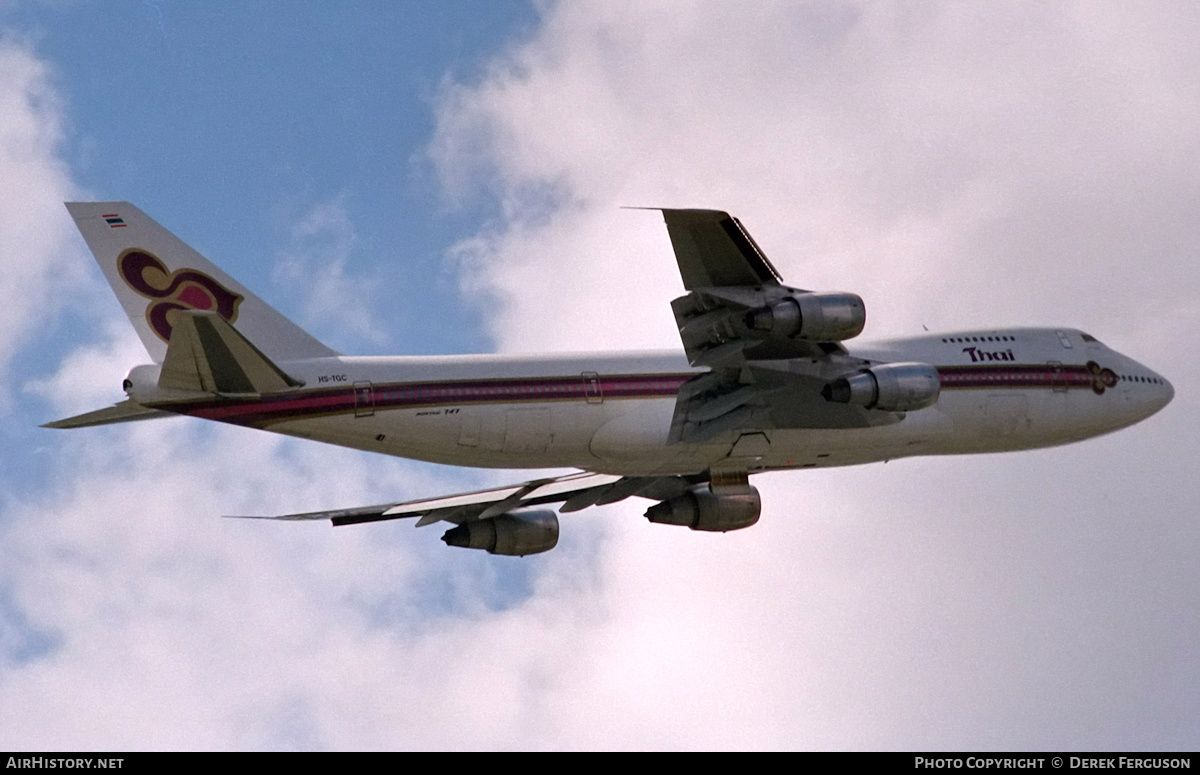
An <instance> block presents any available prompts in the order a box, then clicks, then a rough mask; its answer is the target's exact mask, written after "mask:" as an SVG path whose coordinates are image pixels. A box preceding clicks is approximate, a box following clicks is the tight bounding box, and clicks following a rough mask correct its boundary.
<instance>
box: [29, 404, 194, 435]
mask: <svg viewBox="0 0 1200 775" xmlns="http://www.w3.org/2000/svg"><path fill="white" fill-rule="evenodd" d="M175 416H176V415H174V414H172V413H171V412H164V411H162V410H161V409H147V408H146V407H144V406H142V405H141V404H138V403H135V402H134V401H132V400H128V399H127V400H125V401H122V402H121V403H119V404H113V405H112V406H110V407H107V408H105V409H97V410H96V411H94V412H87V413H86V414H80V415H76V416H75V417H68V418H67V419H65V420H56V421H55V422H48V423H46V424H45V425H43V426H42V427H43V428H90V427H91V426H93V425H112V424H113V423H118V422H133V421H134V420H154V419H157V418H159V417H175Z"/></svg>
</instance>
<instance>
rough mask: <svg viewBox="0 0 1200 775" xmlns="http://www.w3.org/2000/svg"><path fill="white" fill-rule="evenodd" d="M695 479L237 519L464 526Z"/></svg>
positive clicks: (604, 482)
mask: <svg viewBox="0 0 1200 775" xmlns="http://www.w3.org/2000/svg"><path fill="white" fill-rule="evenodd" d="M693 478H695V477H691V478H689V477H682V476H616V475H613V474H595V473H589V472H579V473H574V474H567V475H566V476H558V477H550V478H546V479H534V480H533V481H529V482H523V483H521V484H516V485H511V486H508V487H497V488H494V489H490V490H478V491H476V492H469V493H462V494H460V495H450V496H446V497H442V498H432V499H425V500H417V501H405V502H402V503H383V504H379V505H376V506H363V507H360V508H351V509H334V510H331V511H311V512H307V513H303V514H283V515H280V516H242V517H233V518H234V519H278V520H300V521H306V520H323V519H328V520H330V521H331V522H332V523H333V525H334V526H339V525H355V524H360V523H362V522H380V521H383V520H388V519H405V518H410V517H420V520H419V521H418V522H417V527H423V526H425V525H431V524H433V523H435V522H442V521H444V522H452V523H454V524H456V525H461V524H462V523H464V522H472V521H474V520H478V519H489V518H491V517H496V516H499V515H500V514H504V513H506V512H509V511H512V510H514V509H520V508H525V507H528V506H541V505H545V504H548V503H562V504H563V506H562V507H561V508H560V509H559V511H562V512H568V511H578V510H580V509H585V508H587V507H589V506H602V505H604V504H607V503H615V502H617V501H619V500H624V499H625V498H629V497H631V496H634V495H640V496H642V497H646V498H652V499H654V500H666V499H668V498H673V497H675V496H677V495H680V494H682V493H683V492H684V491H686V490H687V489H688V488H689V487H690V486H692V484H694V482H693V481H692V479H693Z"/></svg>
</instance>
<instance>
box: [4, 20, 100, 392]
mask: <svg viewBox="0 0 1200 775" xmlns="http://www.w3.org/2000/svg"><path fill="white" fill-rule="evenodd" d="M50 77H51V76H50V73H49V72H48V69H47V67H46V65H45V64H44V63H43V62H42V61H40V60H39V59H38V58H37V57H36V56H35V55H34V54H33V52H32V51H31V49H30V47H29V46H28V45H27V44H26V43H25V42H23V41H22V40H20V39H17V38H14V37H11V36H5V37H0V202H4V226H3V227H2V228H0V256H3V267H4V271H3V272H2V273H0V372H4V373H6V374H7V373H10V370H9V369H8V368H7V367H8V364H9V361H10V360H11V359H12V357H13V356H14V355H15V354H16V352H17V351H18V349H19V348H20V347H21V346H22V345H23V344H24V343H25V340H26V338H27V337H29V336H30V335H31V333H33V332H34V329H35V328H36V327H37V326H38V325H44V324H46V323H48V322H49V321H50V320H51V319H52V318H53V313H54V312H57V311H59V310H61V309H62V308H63V307H65V306H66V305H67V302H68V301H69V300H71V299H72V298H73V294H74V293H75V292H76V291H78V289H79V286H80V285H81V280H82V277H83V272H82V271H80V270H79V269H78V268H76V267H78V266H80V264H79V262H78V261H75V260H73V259H76V258H77V257H78V254H77V252H76V251H75V250H73V249H71V248H72V247H73V245H72V243H71V242H69V241H68V238H69V231H68V229H69V228H70V220H69V219H68V218H67V217H66V211H65V210H64V209H63V205H62V203H63V201H64V200H66V199H70V198H71V196H72V194H73V192H74V191H75V187H74V185H73V183H72V182H71V180H70V176H69V173H68V171H67V169H66V165H64V164H63V162H62V160H61V159H60V158H59V156H58V152H59V146H60V145H61V143H62V107H61V105H60V102H59V99H58V96H57V94H56V92H55V91H54V89H53V88H52V87H51V85H50ZM6 388H7V389H5V390H4V391H3V392H0V405H3V404H7V403H8V400H9V396H8V395H7V393H8V390H11V388H12V384H11V383H9V384H8V385H7V386H6ZM5 408H7V407H6V406H5Z"/></svg>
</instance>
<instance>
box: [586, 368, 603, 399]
mask: <svg viewBox="0 0 1200 775" xmlns="http://www.w3.org/2000/svg"><path fill="white" fill-rule="evenodd" d="M580 376H582V377H583V395H584V397H585V398H587V402H588V403H589V404H602V403H604V389H603V388H602V387H600V375H599V374H597V373H596V372H594V371H585V372H583V374H581V375H580Z"/></svg>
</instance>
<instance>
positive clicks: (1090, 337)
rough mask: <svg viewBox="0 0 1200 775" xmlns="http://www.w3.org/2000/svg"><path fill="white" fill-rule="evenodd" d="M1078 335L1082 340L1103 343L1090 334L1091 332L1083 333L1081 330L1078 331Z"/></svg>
mask: <svg viewBox="0 0 1200 775" xmlns="http://www.w3.org/2000/svg"><path fill="white" fill-rule="evenodd" d="M1079 335H1080V336H1082V337H1083V341H1085V342H1095V343H1096V344H1104V343H1103V342H1101V341H1100V340H1099V339H1097V338H1096V337H1094V336H1092V335H1091V334H1085V333H1083V332H1082V331H1080V332H1079Z"/></svg>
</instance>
